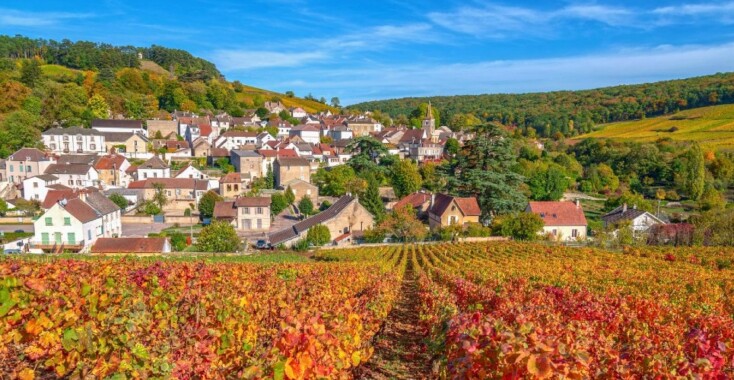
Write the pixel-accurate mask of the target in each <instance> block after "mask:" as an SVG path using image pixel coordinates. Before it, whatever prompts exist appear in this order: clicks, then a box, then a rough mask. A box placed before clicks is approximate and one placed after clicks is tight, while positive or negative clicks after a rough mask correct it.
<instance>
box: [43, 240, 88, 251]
mask: <svg viewBox="0 0 734 380" xmlns="http://www.w3.org/2000/svg"><path fill="white" fill-rule="evenodd" d="M30 248H35V249H42V250H43V251H44V252H49V253H64V252H65V251H68V252H79V251H81V250H82V249H83V248H84V242H74V243H70V242H69V243H67V242H61V243H54V242H50V241H49V242H41V243H36V242H32V243H31V246H30Z"/></svg>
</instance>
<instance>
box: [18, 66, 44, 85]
mask: <svg viewBox="0 0 734 380" xmlns="http://www.w3.org/2000/svg"><path fill="white" fill-rule="evenodd" d="M42 75H43V71H41V64H40V63H39V62H38V60H37V59H29V60H27V61H23V64H22V66H21V67H20V81H21V82H22V83H23V84H24V85H26V86H28V87H30V88H33V87H35V86H36V85H37V84H38V83H39V82H40V81H41V76H42Z"/></svg>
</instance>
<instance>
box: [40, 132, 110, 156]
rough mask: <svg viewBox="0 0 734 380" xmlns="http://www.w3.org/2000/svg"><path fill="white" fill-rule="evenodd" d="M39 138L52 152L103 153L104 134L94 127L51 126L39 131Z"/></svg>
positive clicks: (104, 147) (104, 145)
mask: <svg viewBox="0 0 734 380" xmlns="http://www.w3.org/2000/svg"><path fill="white" fill-rule="evenodd" d="M41 140H42V141H43V145H45V146H46V147H47V148H48V149H49V150H50V151H52V152H54V153H59V154H64V153H94V154H98V153H104V152H106V151H107V146H106V144H105V136H103V135H102V133H101V132H100V131H98V130H96V129H90V128H82V127H69V128H61V127H58V128H51V129H48V130H46V131H44V132H43V133H41Z"/></svg>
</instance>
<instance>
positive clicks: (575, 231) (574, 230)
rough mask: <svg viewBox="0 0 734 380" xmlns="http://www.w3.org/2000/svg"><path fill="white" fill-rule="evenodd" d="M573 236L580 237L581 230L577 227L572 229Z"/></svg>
mask: <svg viewBox="0 0 734 380" xmlns="http://www.w3.org/2000/svg"><path fill="white" fill-rule="evenodd" d="M571 237H579V230H577V229H575V228H574V229H573V230H571Z"/></svg>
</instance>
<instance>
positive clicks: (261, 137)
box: [257, 132, 275, 148]
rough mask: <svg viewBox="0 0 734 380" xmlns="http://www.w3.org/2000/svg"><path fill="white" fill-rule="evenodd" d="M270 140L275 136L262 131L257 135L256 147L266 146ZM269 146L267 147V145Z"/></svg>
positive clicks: (273, 139)
mask: <svg viewBox="0 0 734 380" xmlns="http://www.w3.org/2000/svg"><path fill="white" fill-rule="evenodd" d="M270 141H275V137H273V135H271V134H270V133H268V132H262V133H260V134H258V135H257V147H258V148H260V147H264V146H267V143H269V142H270ZM268 148H269V147H268Z"/></svg>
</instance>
